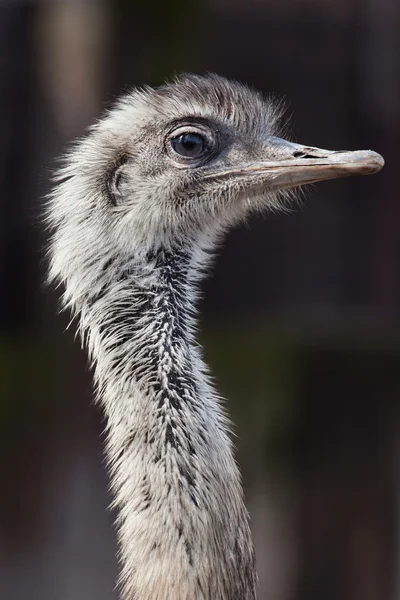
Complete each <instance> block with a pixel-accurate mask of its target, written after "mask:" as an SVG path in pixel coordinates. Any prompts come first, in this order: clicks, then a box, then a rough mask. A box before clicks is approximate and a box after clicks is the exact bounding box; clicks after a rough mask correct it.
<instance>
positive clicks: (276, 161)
mask: <svg viewBox="0 0 400 600" xmlns="http://www.w3.org/2000/svg"><path fill="white" fill-rule="evenodd" d="M268 155H269V156H271V155H272V156H273V157H274V158H273V160H270V159H268V160H266V161H260V162H257V163H251V164H250V165H246V166H243V167H242V168H240V169H235V172H236V173H237V174H238V175H239V174H240V173H242V174H243V175H250V174H254V175H257V174H259V175H260V176H261V177H262V178H263V179H264V178H265V177H266V178H267V180H268V187H269V188H270V189H282V188H292V187H297V186H301V185H306V184H308V183H315V182H317V181H323V180H325V179H336V178H337V177H348V176H350V175H372V174H374V173H378V171H380V170H381V168H382V167H383V165H384V163H385V161H384V160H383V158H382V156H381V155H380V154H378V153H377V152H373V151H372V150H356V151H354V152H347V151H337V152H335V151H331V150H323V149H321V148H314V147H312V146H302V145H300V144H294V143H292V142H287V141H286V140H282V139H280V138H273V137H271V138H269V139H268ZM231 174H232V171H231Z"/></svg>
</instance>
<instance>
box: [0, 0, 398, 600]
mask: <svg viewBox="0 0 400 600" xmlns="http://www.w3.org/2000/svg"><path fill="white" fill-rule="evenodd" d="M399 31H400V3H399V2H398V0H297V1H295V0H203V1H200V0H186V1H184V0H147V1H141V0H140V1H139V0H108V1H106V0H103V1H101V0H92V1H89V0H87V1H86V2H83V1H72V0H71V1H68V0H58V1H57V0H53V1H50V0H48V1H34V0H31V1H28V0H27V1H22V0H8V1H7V0H2V2H1V6H0V103H1V104H0V189H1V204H0V211H1V214H0V285H1V294H0V308H1V310H0V326H1V330H0V331H1V335H0V358H1V360H0V452H1V454H0V456H1V459H0V460H1V473H0V481H1V493H0V597H1V598H2V599H4V600H14V599H15V600H23V599H25V598H29V600H111V599H113V600H115V598H116V594H115V591H114V581H115V577H116V571H117V565H116V559H115V558H114V553H115V542H114V531H113V525H112V523H113V518H114V516H113V514H112V513H111V512H110V511H109V510H108V509H107V505H108V503H109V500H110V498H109V494H108V491H107V474H106V472H105V468H104V460H103V456H102V428H103V423H102V417H101V414H100V411H99V410H98V409H97V408H96V407H94V406H93V404H92V390H91V377H90V373H89V371H88V368H87V364H86V357H85V354H84V352H82V351H81V350H80V349H79V344H77V343H75V342H74V331H73V329H72V330H69V331H68V332H67V333H65V332H64V329H65V327H66V325H67V324H68V318H67V316H57V315H56V311H57V293H56V292H51V291H49V290H46V288H45V287H44V285H43V280H44V277H45V275H44V274H45V260H44V247H45V233H44V232H43V228H42V227H41V225H40V218H39V216H40V211H41V207H42V205H43V202H44V201H43V196H44V195H45V193H46V192H47V191H48V189H49V186H50V176H51V172H52V169H53V168H54V165H55V158H56V157H57V156H58V155H60V153H61V152H62V151H63V150H64V149H65V148H66V145H67V143H68V141H69V140H71V139H72V138H73V137H75V136H77V135H80V134H82V133H83V132H84V129H85V127H86V126H87V125H88V124H89V123H91V122H92V121H93V119H95V118H96V117H98V116H99V115H100V114H101V113H102V111H103V110H104V109H105V108H106V107H107V106H109V105H110V103H111V102H112V101H113V99H114V98H115V97H116V96H117V95H118V94H120V93H121V92H122V91H124V90H127V89H129V88H130V87H131V86H133V85H140V84H144V83H147V84H158V83H160V82H162V81H163V80H164V79H165V78H166V77H170V76H171V75H173V74H175V73H179V72H181V71H195V72H200V73H201V72H206V71H215V72H218V73H220V74H222V75H225V76H227V77H231V78H236V79H239V80H242V81H245V82H248V83H250V84H252V85H254V86H256V87H257V88H259V89H261V90H263V91H265V92H273V93H274V94H275V95H276V96H278V97H284V98H286V100H287V104H288V117H291V115H292V114H293V117H291V121H292V125H291V127H290V131H291V132H292V136H291V137H292V139H293V140H296V141H298V142H303V143H306V144H312V145H316V146H321V147H325V148H332V149H360V148H373V149H374V150H377V151H378V152H381V153H382V154H383V155H384V156H385V158H386V161H387V165H386V167H385V168H384V170H383V172H382V173H381V174H379V175H377V176H375V177H372V178H359V179H354V180H353V179H349V180H343V181H335V182H331V183H324V184H321V185H319V186H318V187H317V188H314V189H311V190H309V191H308V193H307V199H306V202H305V205H304V207H302V208H298V209H296V211H295V212H294V213H293V214H292V215H289V216H287V215H273V216H267V217H265V218H262V217H256V218H254V219H253V220H252V222H251V223H250V226H249V227H248V228H242V229H238V230H236V231H233V232H231V234H230V235H229V237H228V238H227V240H226V244H225V247H224V249H223V251H222V253H221V256H220V257H219V258H218V260H217V261H216V264H215V268H214V273H213V275H214V276H213V278H210V279H209V280H208V281H207V282H206V283H205V286H204V289H205V295H204V300H203V302H202V307H201V308H202V319H201V324H202V325H201V339H202V342H203V343H204V345H205V351H206V356H207V359H208V361H209V363H210V365H211V367H212V370H213V372H214V374H215V376H216V380H217V382H218V387H219V389H220V390H221V392H222V393H224V394H225V395H226V396H227V397H228V398H229V404H228V406H229V410H230V412H231V414H232V416H233V419H234V421H235V423H236V424H237V434H238V440H237V444H238V448H239V452H238V460H239V462H240V464H241V467H242V471H243V475H244V483H245V489H246V498H247V504H248V507H249V509H250V512H251V515H252V523H253V530H254V536H255V541H256V546H257V556H258V569H259V574H260V593H259V599H260V600H398V599H399V598H400V520H399V517H400V472H399V467H400V407H399V392H400V327H399V325H400V268H399V267H400V236H399V233H398V232H399V229H400V198H399V192H398V169H399V165H400V152H399V146H400V67H399V64H400V61H399V57H400V35H399ZM171 600H173V599H171Z"/></svg>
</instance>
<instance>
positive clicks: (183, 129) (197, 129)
mask: <svg viewBox="0 0 400 600" xmlns="http://www.w3.org/2000/svg"><path fill="white" fill-rule="evenodd" d="M185 133H196V134H198V135H201V136H203V137H205V138H206V140H207V141H208V142H209V143H210V144H211V145H212V146H214V145H215V136H214V135H213V132H212V131H211V130H210V129H209V128H206V127H201V126H199V125H191V124H188V125H179V126H178V127H175V128H174V129H172V130H171V131H170V132H169V135H168V138H169V139H170V140H172V139H174V138H175V137H179V136H180V135H184V134H185Z"/></svg>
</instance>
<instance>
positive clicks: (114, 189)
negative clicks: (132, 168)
mask: <svg viewBox="0 0 400 600" xmlns="http://www.w3.org/2000/svg"><path fill="white" fill-rule="evenodd" d="M127 160H128V157H127V156H126V155H124V156H122V157H121V158H120V160H119V162H118V164H117V165H116V166H115V167H114V168H113V170H112V171H111V173H110V175H109V177H108V180H107V191H108V195H109V198H110V201H111V203H112V204H113V205H114V206H117V204H120V203H121V202H122V200H123V198H124V195H125V194H124V191H125V190H124V188H125V185H124V184H125V183H126V175H125V169H126V163H127Z"/></svg>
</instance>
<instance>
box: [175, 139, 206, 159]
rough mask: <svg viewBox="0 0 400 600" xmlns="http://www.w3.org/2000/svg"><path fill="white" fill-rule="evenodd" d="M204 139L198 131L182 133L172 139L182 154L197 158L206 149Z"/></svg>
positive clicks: (177, 150) (178, 152)
mask: <svg viewBox="0 0 400 600" xmlns="http://www.w3.org/2000/svg"><path fill="white" fill-rule="evenodd" d="M204 146H205V144H204V140H203V138H202V137H201V135H198V134H197V133H182V135H179V136H178V137H176V138H173V140H172V147H173V149H174V150H175V152H177V154H180V155H181V156H186V157H187V158H195V157H196V156H200V154H202V153H203V151H204Z"/></svg>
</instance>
